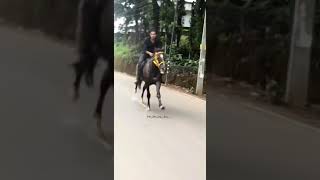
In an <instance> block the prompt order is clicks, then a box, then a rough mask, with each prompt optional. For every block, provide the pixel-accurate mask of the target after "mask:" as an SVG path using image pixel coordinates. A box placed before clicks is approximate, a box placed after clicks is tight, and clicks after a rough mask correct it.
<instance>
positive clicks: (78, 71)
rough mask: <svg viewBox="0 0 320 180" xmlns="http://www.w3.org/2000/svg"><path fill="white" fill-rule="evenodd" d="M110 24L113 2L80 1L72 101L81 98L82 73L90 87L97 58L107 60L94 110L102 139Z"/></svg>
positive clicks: (109, 79)
mask: <svg viewBox="0 0 320 180" xmlns="http://www.w3.org/2000/svg"><path fill="white" fill-rule="evenodd" d="M113 24H114V21H113V1H108V0H96V1H92V0H81V1H80V4H79V7H78V21H77V29H76V39H77V43H76V45H77V50H78V51H77V54H78V58H77V61H76V62H74V63H73V64H72V67H73V69H74V71H75V81H74V83H73V90H74V100H78V99H79V97H80V93H79V88H80V83H81V80H82V77H83V75H85V80H86V84H87V86H88V87H92V86H93V83H94V81H93V79H94V69H95V67H96V64H97V61H98V59H100V58H101V59H102V60H104V61H105V62H106V63H107V68H106V69H105V70H104V73H103V76H102V79H101V83H100V95H99V99H98V102H97V105H96V108H95V113H94V115H95V117H96V118H97V128H98V133H99V135H100V136H101V137H103V138H106V137H105V136H104V134H103V131H102V127H101V123H102V122H101V118H102V108H103V103H104V99H105V96H106V93H107V91H108V89H109V88H110V86H111V85H112V84H113V77H114V74H113V67H114V62H113V53H114V50H113ZM110 140H113V138H112V139H110Z"/></svg>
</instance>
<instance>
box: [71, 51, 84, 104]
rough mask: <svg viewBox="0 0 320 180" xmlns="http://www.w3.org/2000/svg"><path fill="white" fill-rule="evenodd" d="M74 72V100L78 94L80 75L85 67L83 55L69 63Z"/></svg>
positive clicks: (77, 97)
mask: <svg viewBox="0 0 320 180" xmlns="http://www.w3.org/2000/svg"><path fill="white" fill-rule="evenodd" d="M71 66H72V67H73V69H74V72H75V81H74V82H73V100H74V101H76V100H78V99H79V96H80V92H79V89H80V83H81V79H82V76H83V74H84V72H85V70H86V67H85V57H84V56H83V55H80V57H79V60H78V61H77V62H74V63H72V64H71Z"/></svg>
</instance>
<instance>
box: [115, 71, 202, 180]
mask: <svg viewBox="0 0 320 180" xmlns="http://www.w3.org/2000/svg"><path fill="white" fill-rule="evenodd" d="M114 88H115V94H114V95H115V96H114V97H115V109H114V110H115V114H114V115H115V179H117V180H151V179H152V180H205V179H206V101H205V100H202V99H199V98H198V97H194V96H191V95H187V94H184V93H181V92H178V91H176V90H172V89H170V88H166V87H162V88H161V95H162V102H163V105H164V106H166V110H163V111H162V110H160V109H159V107H158V100H157V98H156V91H155V86H152V87H151V110H150V111H146V108H145V107H144V106H143V104H141V99H140V95H141V91H138V93H137V94H134V78H133V77H131V76H128V75H125V74H122V73H115V86H114ZM146 100H147V98H146V94H145V101H146Z"/></svg>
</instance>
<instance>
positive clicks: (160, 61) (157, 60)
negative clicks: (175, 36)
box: [153, 51, 166, 74]
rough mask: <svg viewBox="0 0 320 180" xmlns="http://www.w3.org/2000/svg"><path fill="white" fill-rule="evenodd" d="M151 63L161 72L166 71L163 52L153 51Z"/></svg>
mask: <svg viewBox="0 0 320 180" xmlns="http://www.w3.org/2000/svg"><path fill="white" fill-rule="evenodd" d="M153 64H154V65H155V66H157V67H158V68H159V70H160V73H161V74H165V72H166V64H165V59H164V52H163V51H157V52H155V54H154V60H153Z"/></svg>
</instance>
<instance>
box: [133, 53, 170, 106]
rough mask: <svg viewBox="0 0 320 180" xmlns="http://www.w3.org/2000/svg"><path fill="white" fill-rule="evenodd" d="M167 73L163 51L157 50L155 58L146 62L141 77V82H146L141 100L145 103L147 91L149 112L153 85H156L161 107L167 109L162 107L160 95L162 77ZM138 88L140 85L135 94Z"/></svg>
mask: <svg viewBox="0 0 320 180" xmlns="http://www.w3.org/2000/svg"><path fill="white" fill-rule="evenodd" d="M165 71H166V65H165V61H164V53H163V52H162V50H156V52H155V54H154V56H153V57H152V58H148V59H147V60H146V63H145V65H144V66H143V72H142V77H141V80H142V81H144V86H143V89H142V94H141V100H142V103H143V96H144V91H145V90H147V97H148V110H150V97H151V94H150V86H151V85H153V84H154V85H156V90H157V98H158V101H159V107H160V109H162V110H164V109H165V107H164V106H163V105H162V102H161V94H160V87H161V82H162V75H163V74H165ZM138 86H139V83H137V84H136V87H135V92H137V88H138Z"/></svg>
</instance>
